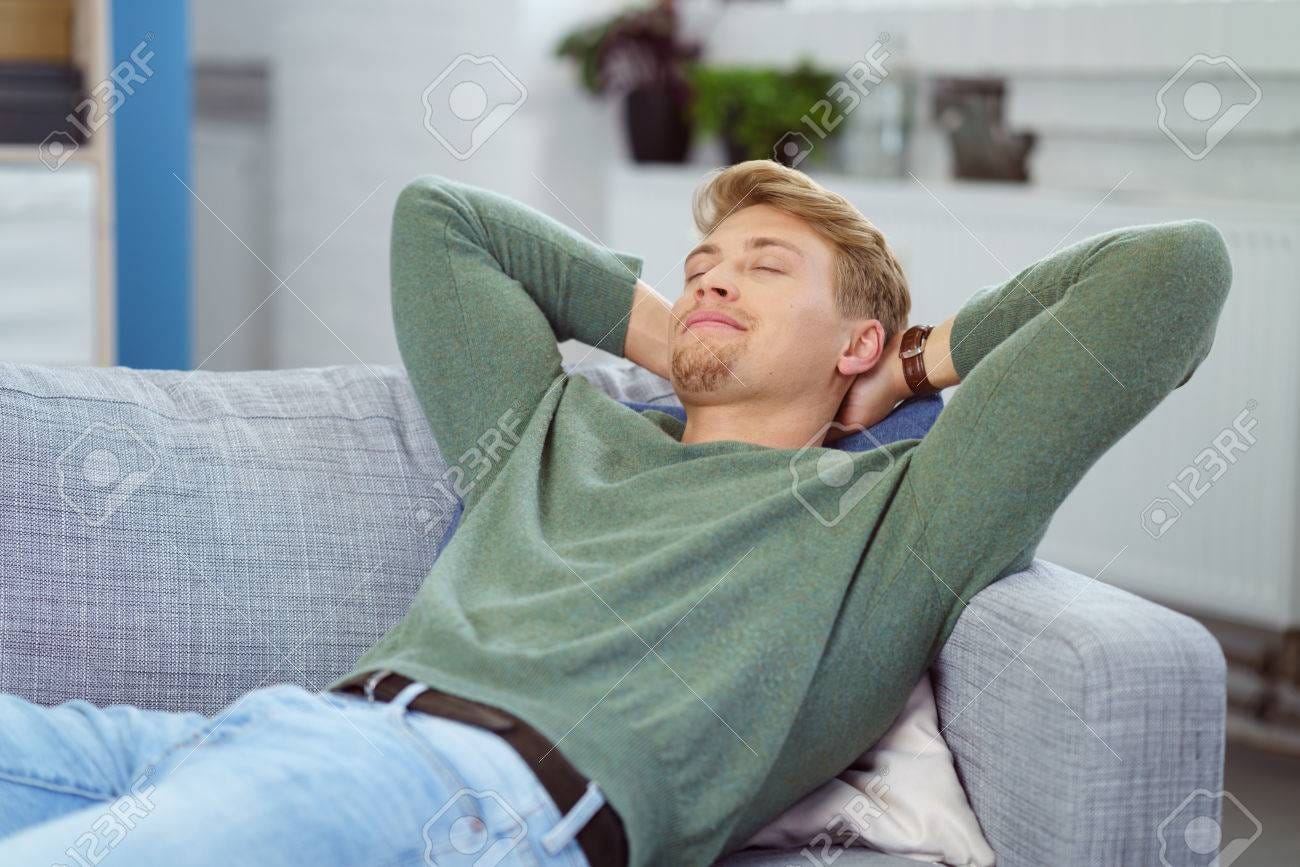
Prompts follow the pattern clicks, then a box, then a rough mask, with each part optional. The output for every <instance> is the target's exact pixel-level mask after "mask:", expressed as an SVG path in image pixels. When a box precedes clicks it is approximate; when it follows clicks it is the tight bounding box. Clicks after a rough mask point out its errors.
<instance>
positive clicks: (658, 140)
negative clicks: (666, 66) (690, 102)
mask: <svg viewBox="0 0 1300 867" xmlns="http://www.w3.org/2000/svg"><path fill="white" fill-rule="evenodd" d="M623 111H624V115H623V119H624V123H625V124H626V126H627V140H628V144H629V145H630V146H631V149H632V159H633V160H635V161H636V162H638V163H683V162H686V153H687V151H689V150H690V146H691V126H690V123H689V121H688V120H687V119H686V117H685V116H684V113H683V106H682V102H681V100H680V99H678V98H677V96H676V95H675V94H674V92H673V91H672V90H671V89H670V88H667V87H662V86H658V85H645V86H642V87H638V88H636V89H634V90H630V91H628V94H627V97H626V98H625V99H624V101H623Z"/></svg>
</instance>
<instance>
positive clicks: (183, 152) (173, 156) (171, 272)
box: [87, 0, 192, 369]
mask: <svg viewBox="0 0 1300 867" xmlns="http://www.w3.org/2000/svg"><path fill="white" fill-rule="evenodd" d="M111 8H112V34H113V35H112V43H111V46H110V51H109V65H110V69H112V70H113V71H112V72H111V73H110V76H109V78H110V79H111V80H112V81H113V86H114V88H115V89H116V90H117V91H118V92H119V93H120V94H121V96H122V99H121V102H120V105H119V106H118V107H117V110H116V112H115V113H114V115H113V124H114V151H115V153H114V194H115V198H116V214H117V363H118V364H123V365H126V366H128V367H138V368H179V369H185V368H188V367H189V366H190V364H191V360H190V205H191V201H192V200H191V198H190V193H189V192H188V191H187V190H186V189H185V187H184V186H183V185H182V184H181V183H180V181H178V180H177V178H180V179H181V180H183V181H184V182H185V183H186V184H190V114H191V112H190V105H191V98H190V63H189V22H188V17H187V10H186V3H185V2H184V0H116V2H114V3H112V5H111ZM87 86H88V87H90V86H94V82H87ZM173 174H174V176H173ZM191 186H192V184H191Z"/></svg>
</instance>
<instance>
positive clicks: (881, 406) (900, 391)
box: [825, 331, 912, 443]
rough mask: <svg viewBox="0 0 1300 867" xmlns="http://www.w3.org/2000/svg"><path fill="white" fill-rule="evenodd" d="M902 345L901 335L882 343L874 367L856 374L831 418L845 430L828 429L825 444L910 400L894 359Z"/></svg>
mask: <svg viewBox="0 0 1300 867" xmlns="http://www.w3.org/2000/svg"><path fill="white" fill-rule="evenodd" d="M902 342H903V333H902V332H901V331H900V332H897V333H895V334H894V335H893V336H892V337H890V338H889V340H888V341H887V342H886V343H885V348H884V350H883V351H882V352H881V353H880V361H878V362H877V363H876V366H875V367H873V368H871V369H870V370H868V371H867V372H866V373H859V374H858V376H857V378H856V379H854V381H853V384H852V385H850V386H849V390H848V391H847V392H845V394H844V401H843V402H842V403H841V404H840V409H839V412H838V413H836V415H835V421H836V423H837V424H840V425H844V426H845V428H847V430H845V429H842V428H839V427H836V426H834V425H832V426H831V427H830V429H829V430H827V432H826V440H825V442H827V443H831V442H834V441H835V440H838V439H840V438H842V437H846V436H850V435H852V434H855V433H857V432H858V431H859V430H862V429H864V428H869V427H871V426H872V425H873V424H875V423H876V422H878V421H881V420H882V419H884V418H885V417H886V416H887V415H889V414H890V413H891V412H893V411H894V407H896V406H897V405H898V403H899V401H901V400H903V399H905V398H908V397H910V396H911V394H912V392H911V389H909V388H908V387H907V380H905V379H904V378H903V361H902V359H900V358H899V357H898V349H899V347H900V346H901V345H902ZM859 425H860V427H859Z"/></svg>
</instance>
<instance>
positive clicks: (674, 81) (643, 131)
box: [555, 0, 700, 163]
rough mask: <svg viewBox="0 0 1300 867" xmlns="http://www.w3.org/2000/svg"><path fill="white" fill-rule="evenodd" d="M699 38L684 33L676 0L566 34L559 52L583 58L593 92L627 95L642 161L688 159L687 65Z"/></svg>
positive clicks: (636, 154)
mask: <svg viewBox="0 0 1300 867" xmlns="http://www.w3.org/2000/svg"><path fill="white" fill-rule="evenodd" d="M699 54H700V46H699V44H698V43H694V42H688V41H685V40H683V39H682V38H681V37H680V36H679V34H678V18H677V10H676V8H675V7H674V5H673V2H672V0H660V2H658V3H656V4H654V5H652V6H645V7H636V8H633V9H629V10H626V11H624V12H620V13H618V14H617V15H614V16H613V17H611V18H608V19H605V20H603V21H600V22H598V23H596V24H592V25H588V26H585V27H582V28H580V29H578V30H575V31H573V32H572V33H570V34H568V35H567V36H565V37H564V38H563V39H561V40H560V42H559V43H558V44H557V45H556V46H555V55H556V56H557V57H569V58H572V59H574V60H576V61H577V62H578V66H579V73H580V77H581V82H582V84H583V86H584V87H585V88H586V89H587V91H589V92H590V93H592V94H595V95H597V96H604V95H607V94H611V93H619V94H622V95H623V97H624V101H623V111H624V114H623V119H624V124H625V127H626V129H627V137H628V143H629V145H630V146H631V151H632V158H633V159H634V160H636V161H637V162H675V163H680V162H683V161H685V159H686V153H687V151H688V150H689V148H690V143H691V128H690V121H689V117H688V105H689V103H690V86H689V84H688V81H687V74H686V69H687V67H688V65H689V64H690V63H691V62H693V61H694V60H695V59H696V58H697V57H699Z"/></svg>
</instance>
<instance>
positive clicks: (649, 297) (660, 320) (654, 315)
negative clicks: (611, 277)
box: [623, 280, 677, 379]
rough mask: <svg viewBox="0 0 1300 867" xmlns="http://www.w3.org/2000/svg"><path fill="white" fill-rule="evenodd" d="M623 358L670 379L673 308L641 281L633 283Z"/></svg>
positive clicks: (674, 319) (673, 322)
mask: <svg viewBox="0 0 1300 867" xmlns="http://www.w3.org/2000/svg"><path fill="white" fill-rule="evenodd" d="M629 317H630V318H629V319H628V323H627V337H626V339H625V340H624V345H623V357H624V358H626V359H628V360H629V361H632V362H634V363H636V364H638V365H640V366H641V367H644V368H645V369H646V370H648V371H650V372H651V373H653V374H655V375H657V376H662V377H663V378H664V379H672V373H671V369H672V344H673V335H674V334H676V332H677V318H676V317H675V316H673V305H672V304H670V303H669V302H668V300H667V299H665V298H664V297H663V296H662V295H660V294H659V293H658V292H656V291H655V290H654V288H653V287H652V286H651V285H650V284H649V283H646V282H645V281H644V280H637V281H636V289H635V291H634V292H633V296H632V312H631V313H630V314H629Z"/></svg>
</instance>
